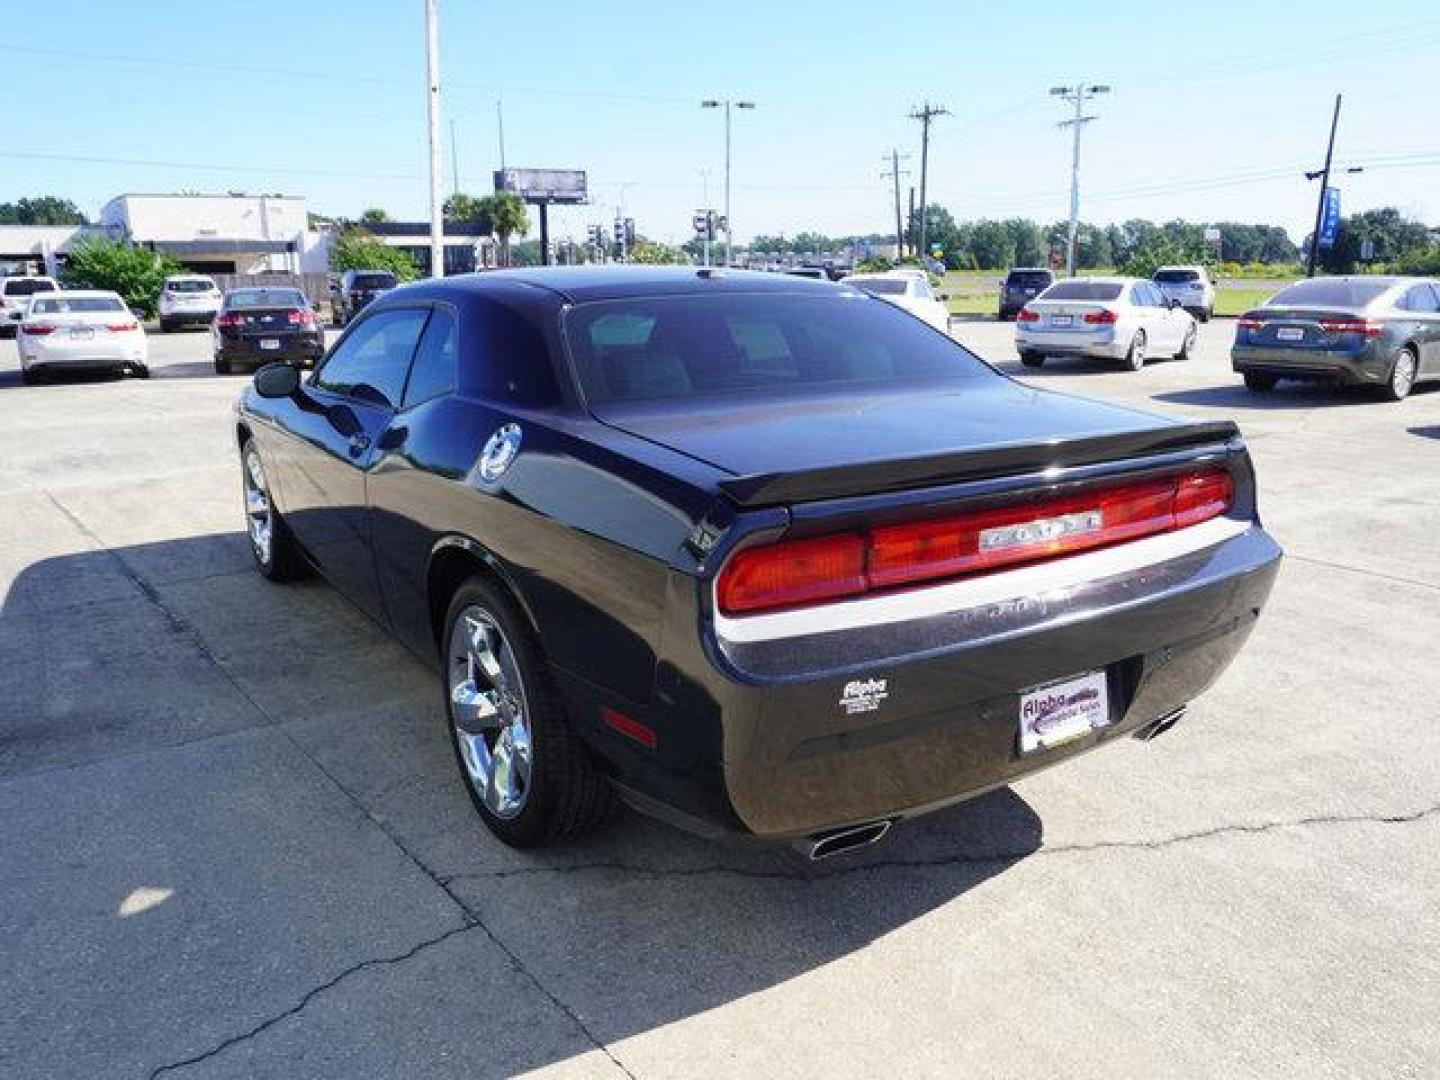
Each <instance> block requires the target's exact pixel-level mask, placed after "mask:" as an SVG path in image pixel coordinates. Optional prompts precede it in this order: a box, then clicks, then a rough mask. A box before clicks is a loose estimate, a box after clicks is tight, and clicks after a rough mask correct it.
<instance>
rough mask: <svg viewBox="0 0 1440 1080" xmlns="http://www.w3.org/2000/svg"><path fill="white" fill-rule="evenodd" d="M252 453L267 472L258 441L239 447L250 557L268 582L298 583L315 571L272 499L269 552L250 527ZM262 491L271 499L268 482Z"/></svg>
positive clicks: (262, 470)
mask: <svg viewBox="0 0 1440 1080" xmlns="http://www.w3.org/2000/svg"><path fill="white" fill-rule="evenodd" d="M251 454H254V455H255V457H256V458H257V459H258V460H260V462H261V464H260V471H261V473H262V474H263V473H264V471H265V469H264V461H263V459H260V451H259V449H258V448H257V447H256V446H255V440H254V439H246V440H245V445H244V446H242V447H241V448H240V492H241V497H242V499H243V501H244V509H245V526H246V528H245V535H246V539H247V540H249V541H250V557H251V558H252V559H254V560H255V569H256V570H257V571H259V573H260V576H261V577H263V578H265V579H266V580H268V581H298V580H300V579H301V578H306V577H309V576H310V575H311V574H312V573H313V572H314V571H312V570H311V568H310V564H309V562H307V561H306V559H305V553H304V551H302V550H301V548H300V544H299V543H298V542H297V541H296V539H295V537H294V536H292V535H291V533H290V530H289V528H288V527H287V526H286V524H285V519H284V518H283V517H281V516H280V511H279V510H277V509H276V508H275V504H274V502H273V500H272V501H269V503H268V505H269V513H270V546H269V550H268V551H265V550H263V549H262V546H261V545H260V544H259V543H257V542H256V540H255V537H254V534H253V532H252V531H251V528H250V523H251V507H250V490H251V479H252V474H251V472H250V455H251ZM262 490H264V492H265V495H266V498H267V500H271V496H270V492H269V485H268V483H266V484H264V485H262Z"/></svg>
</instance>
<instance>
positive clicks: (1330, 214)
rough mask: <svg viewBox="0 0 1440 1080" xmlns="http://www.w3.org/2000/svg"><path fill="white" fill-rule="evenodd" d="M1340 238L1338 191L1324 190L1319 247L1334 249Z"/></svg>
mask: <svg viewBox="0 0 1440 1080" xmlns="http://www.w3.org/2000/svg"><path fill="white" fill-rule="evenodd" d="M1339 236H1340V189H1339V188H1335V187H1327V188H1326V189H1325V205H1324V207H1323V208H1322V209H1321V211H1320V246H1321V247H1322V248H1328V247H1334V246H1335V241H1336V239H1338V238H1339Z"/></svg>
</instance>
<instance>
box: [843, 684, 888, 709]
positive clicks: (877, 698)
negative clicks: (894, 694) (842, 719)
mask: <svg viewBox="0 0 1440 1080" xmlns="http://www.w3.org/2000/svg"><path fill="white" fill-rule="evenodd" d="M888 683H889V680H888V679H852V680H850V682H848V683H846V684H845V689H844V691H843V692H842V693H841V694H840V708H841V709H843V710H844V711H845V715H846V716H854V715H855V714H856V713H867V712H874V711H875V710H876V709H878V708H880V703H881V702H882V701H884V700H885V699H886V698H887V697H889V696H890V692H889V690H888V689H887V685H888Z"/></svg>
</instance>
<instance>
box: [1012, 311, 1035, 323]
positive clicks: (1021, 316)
mask: <svg viewBox="0 0 1440 1080" xmlns="http://www.w3.org/2000/svg"><path fill="white" fill-rule="evenodd" d="M1015 321H1016V322H1039V321H1040V316H1039V315H1037V314H1036V313H1035V312H1033V311H1031V310H1030V309H1029V308H1028V307H1022V308H1021V309H1020V310H1019V311H1017V312H1016V313H1015Z"/></svg>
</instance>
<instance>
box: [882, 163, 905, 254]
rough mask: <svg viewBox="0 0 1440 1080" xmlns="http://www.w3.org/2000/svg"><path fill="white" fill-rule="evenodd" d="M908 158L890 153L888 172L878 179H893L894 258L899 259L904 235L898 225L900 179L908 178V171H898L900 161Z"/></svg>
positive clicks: (903, 252)
mask: <svg viewBox="0 0 1440 1080" xmlns="http://www.w3.org/2000/svg"><path fill="white" fill-rule="evenodd" d="M909 157H910V155H909V154H902V153H900V151H899V150H891V151H890V171H889V172H888V173H881V174H880V178H881V179H882V180H885V179H893V180H894V181H895V257H896V258H899V257H900V256H901V255H904V254H905V233H904V231H903V229H902V227H901V225H900V177H902V176H909V175H910V170H909V169H906V170H905V171H904V172H901V171H900V159H901V158H906V159H908V158H909Z"/></svg>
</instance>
